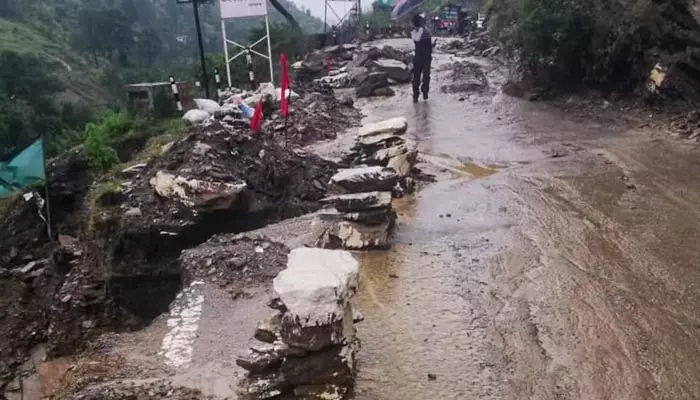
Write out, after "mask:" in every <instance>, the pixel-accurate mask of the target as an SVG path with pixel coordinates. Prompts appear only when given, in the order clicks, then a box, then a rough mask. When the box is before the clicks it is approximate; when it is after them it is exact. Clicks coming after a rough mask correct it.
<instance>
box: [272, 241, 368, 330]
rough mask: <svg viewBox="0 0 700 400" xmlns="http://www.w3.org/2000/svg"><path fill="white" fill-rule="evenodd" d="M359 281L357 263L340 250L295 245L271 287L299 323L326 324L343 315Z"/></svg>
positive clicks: (303, 324) (301, 324)
mask: <svg viewBox="0 0 700 400" xmlns="http://www.w3.org/2000/svg"><path fill="white" fill-rule="evenodd" d="M358 284H359V265H358V263H357V261H356V260H355V258H353V256H352V254H350V253H349V252H347V251H343V250H324V249H314V248H298V249H294V250H292V251H291V253H290V254H289V258H288V261H287V268H286V269H285V270H284V271H282V272H280V273H279V274H278V275H277V277H276V278H275V279H274V281H273V287H274V289H275V292H277V295H278V296H279V297H280V299H281V300H282V302H283V303H284V305H285V306H286V307H287V309H288V313H289V314H292V315H293V316H296V317H298V318H299V323H300V326H316V325H327V324H330V323H332V322H334V321H339V320H341V319H343V318H344V316H345V311H346V305H347V303H348V300H349V299H350V298H351V297H352V296H353V295H354V294H355V292H356V291H357V288H358Z"/></svg>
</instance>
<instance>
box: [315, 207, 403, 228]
mask: <svg viewBox="0 0 700 400" xmlns="http://www.w3.org/2000/svg"><path fill="white" fill-rule="evenodd" d="M317 218H318V219H319V220H321V221H324V222H326V223H329V224H330V223H333V222H336V223H337V222H340V221H352V222H360V223H362V224H364V225H368V226H374V225H381V224H384V223H386V222H390V221H394V220H395V215H394V211H393V210H392V209H391V208H376V209H371V210H357V211H348V212H338V211H335V210H329V211H325V212H322V213H319V214H318V215H317Z"/></svg>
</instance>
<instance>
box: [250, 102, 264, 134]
mask: <svg viewBox="0 0 700 400" xmlns="http://www.w3.org/2000/svg"><path fill="white" fill-rule="evenodd" d="M262 105H263V103H262V99H260V100H259V101H258V105H257V106H255V112H253V117H252V118H251V119H250V129H252V130H253V132H257V131H259V130H260V125H262Z"/></svg>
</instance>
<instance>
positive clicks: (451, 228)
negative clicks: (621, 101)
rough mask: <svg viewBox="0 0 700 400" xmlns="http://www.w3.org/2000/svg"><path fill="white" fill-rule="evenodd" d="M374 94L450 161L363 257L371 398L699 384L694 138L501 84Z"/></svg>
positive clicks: (361, 390) (692, 387)
mask: <svg viewBox="0 0 700 400" xmlns="http://www.w3.org/2000/svg"><path fill="white" fill-rule="evenodd" d="M438 61H440V60H438ZM440 76H441V75H439V74H438V79H440ZM369 107H370V111H369V117H368V119H369V120H374V119H382V118H384V117H385V116H393V115H396V114H408V115H411V116H413V115H415V117H411V118H409V125H414V126H418V127H421V128H418V129H417V131H416V132H415V134H416V136H418V138H419V140H420V145H419V148H420V149H421V154H424V155H423V156H422V159H423V161H424V163H423V165H422V166H421V167H422V168H425V169H426V170H429V171H431V170H432V171H435V170H437V173H436V174H437V175H438V176H442V177H444V178H443V179H441V180H440V181H439V182H438V183H436V184H434V185H431V186H430V187H428V188H425V189H424V190H422V191H421V193H419V194H418V195H417V196H416V199H415V201H414V202H413V203H411V204H409V207H408V209H407V210H405V209H398V210H397V211H398V214H399V218H398V221H397V228H396V232H397V233H396V237H395V238H394V243H395V247H394V249H393V250H392V251H389V252H383V253H372V254H363V255H360V256H359V258H358V259H359V260H360V262H361V274H362V276H363V282H364V285H363V287H362V290H361V292H360V299H359V308H360V309H361V310H362V311H363V313H364V315H365V318H366V319H365V322H364V323H363V324H362V325H360V326H358V330H359V332H358V334H359V336H360V337H361V338H362V339H363V344H364V345H363V352H362V357H361V358H360V360H359V378H358V379H359V380H358V384H357V396H356V398H358V399H406V398H444V399H462V398H483V399H521V398H523V397H528V398H564V399H580V398H607V397H614V398H621V399H639V398H684V399H685V398H688V399H690V398H696V397H698V394H699V393H698V390H700V385H698V383H697V382H698V379H697V378H698V377H699V376H700V370H699V369H698V367H697V366H696V365H695V364H694V363H693V362H692V361H691V360H693V359H696V358H697V347H696V346H695V343H696V341H697V340H698V338H699V336H700V331H698V330H696V329H694V328H693V327H694V326H695V325H696V323H695V321H697V320H698V316H699V315H698V312H697V310H696V307H695V304H697V299H695V297H696V296H695V294H694V293H697V288H696V286H697V285H698V282H699V281H698V280H697V273H696V272H695V269H696V268H695V265H696V261H695V260H697V252H698V250H697V246H695V245H694V243H695V242H696V241H697V238H698V235H700V232H699V231H698V228H697V227H698V224H697V222H698V220H697V219H698V213H697V212H696V211H694V210H695V207H694V206H693V205H692V204H696V203H697V200H698V196H699V195H700V193H698V190H697V187H696V186H697V185H695V179H693V178H692V176H696V174H697V172H698V171H696V170H697V169H698V163H697V161H695V158H696V156H695V153H696V152H697V150H696V149H695V147H690V146H688V147H686V146H687V145H685V144H683V143H679V142H675V141H669V140H668V139H667V138H661V137H659V135H658V134H655V133H654V132H653V131H651V130H646V129H638V128H634V129H629V128H628V127H629V126H634V127H636V126H638V125H637V124H634V125H630V124H625V123H619V122H618V123H617V124H615V123H612V122H609V121H605V122H604V123H599V122H597V121H596V120H595V119H592V118H591V119H588V120H581V119H573V118H571V117H569V116H567V115H566V114H564V113H561V112H559V111H558V110H556V109H554V108H551V107H548V106H546V105H543V104H532V103H526V102H521V101H517V100H513V99H510V98H507V97H501V96H496V97H495V98H493V99H492V102H491V103H490V104H489V105H488V106H486V107H484V106H483V103H481V102H479V103H478V104H474V103H471V102H459V101H458V100H457V99H454V98H453V97H452V96H448V95H445V96H442V95H441V94H434V95H432V96H431V98H430V100H429V102H428V103H425V104H419V105H418V106H414V105H412V104H410V102H406V104H401V103H398V102H393V100H392V101H390V102H389V104H386V105H382V104H378V103H375V104H372V105H369ZM414 107H415V108H414ZM412 118H415V119H414V120H412ZM559 148H565V149H567V152H558V153H557V152H552V151H551V150H552V149H559ZM555 153H556V154H558V155H556V156H555V155H554V154H555ZM459 160H462V161H463V163H464V164H465V167H464V168H463V169H464V170H465V171H464V172H465V173H464V174H460V173H458V172H457V170H459V169H460V168H459V167H460V164H459V162H458V161H459ZM471 165H476V166H478V168H476V169H475V170H472V169H473V167H471ZM484 166H493V167H494V168H482V167H484ZM440 170H442V172H444V174H440V172H441V171H440ZM486 171H488V172H486ZM482 172H483V173H482ZM654 315H657V316H658V317H657V318H655V317H653V316H654Z"/></svg>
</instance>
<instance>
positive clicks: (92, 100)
mask: <svg viewBox="0 0 700 400" xmlns="http://www.w3.org/2000/svg"><path fill="white" fill-rule="evenodd" d="M2 51H12V52H15V53H18V54H32V55H35V56H38V57H39V58H40V59H41V60H42V61H45V62H46V63H47V65H48V66H50V68H51V72H52V73H53V74H55V75H56V76H57V77H58V78H59V80H60V82H61V83H62V84H63V86H64V87H65V91H64V92H62V93H61V94H60V97H61V98H62V99H65V100H70V101H72V102H82V103H85V104H86V105H90V106H100V105H101V106H105V105H109V104H113V103H115V102H116V101H117V98H116V97H115V96H114V95H112V94H110V93H109V92H108V91H107V90H106V89H105V88H104V85H102V84H101V83H100V80H99V70H97V69H95V68H94V67H93V66H92V65H91V64H90V63H88V62H87V60H86V59H85V58H84V57H83V56H81V55H80V54H79V53H77V52H75V51H74V50H72V49H71V48H70V46H68V45H67V44H66V43H64V42H62V41H60V40H52V39H51V38H49V37H47V36H44V35H42V34H41V33H39V32H38V31H36V30H35V29H33V28H31V27H30V26H29V25H26V24H22V23H17V22H12V21H9V20H6V19H3V18H0V52H2Z"/></svg>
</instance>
